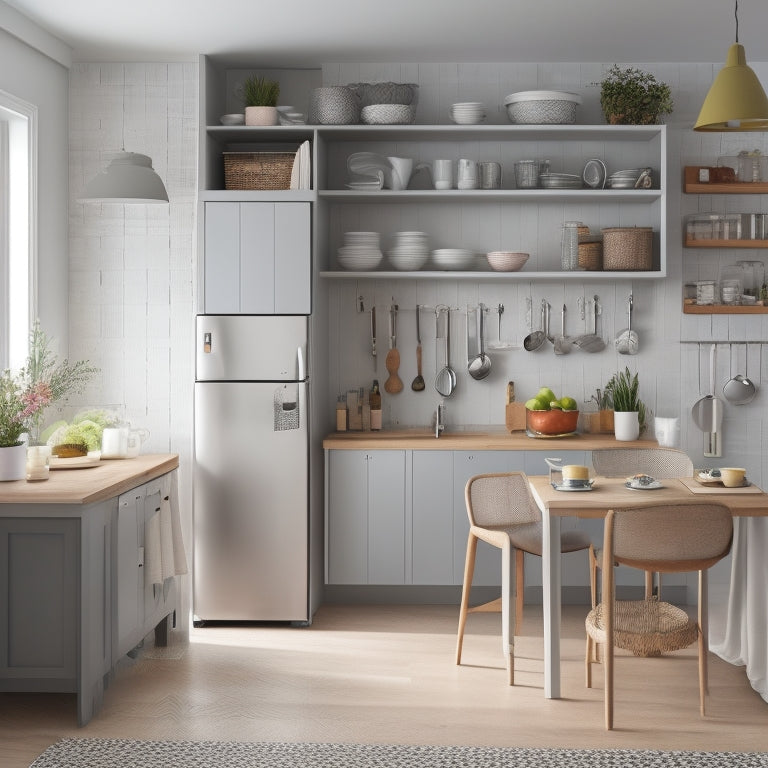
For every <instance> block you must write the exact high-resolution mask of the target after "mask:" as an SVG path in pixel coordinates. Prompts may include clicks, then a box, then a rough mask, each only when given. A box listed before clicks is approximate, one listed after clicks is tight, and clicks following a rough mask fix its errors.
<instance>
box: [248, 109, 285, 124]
mask: <svg viewBox="0 0 768 768" xmlns="http://www.w3.org/2000/svg"><path fill="white" fill-rule="evenodd" d="M277 121H278V118H277V107H246V108H245V124H246V125H277Z"/></svg>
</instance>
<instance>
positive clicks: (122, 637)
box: [115, 487, 144, 658]
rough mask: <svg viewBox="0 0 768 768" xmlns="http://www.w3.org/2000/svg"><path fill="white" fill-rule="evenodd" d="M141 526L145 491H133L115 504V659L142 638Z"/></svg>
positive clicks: (135, 489) (142, 577)
mask: <svg viewBox="0 0 768 768" xmlns="http://www.w3.org/2000/svg"><path fill="white" fill-rule="evenodd" d="M143 522H144V489H143V488H142V487H140V488H134V489H133V490H131V491H128V492H127V493H124V494H122V495H121V496H120V497H119V498H118V504H117V527H116V530H117V533H116V536H117V565H116V583H115V588H116V590H117V639H116V642H117V651H116V657H117V658H119V657H120V656H123V655H124V654H126V653H127V652H128V651H130V650H131V649H132V648H134V647H135V646H136V644H137V643H138V642H139V641H140V640H141V638H142V637H143V633H142V632H141V629H142V627H143V625H144V572H143V551H142V550H143V546H144V544H143V540H144V539H143V528H144V526H143Z"/></svg>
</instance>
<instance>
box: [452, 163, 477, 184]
mask: <svg viewBox="0 0 768 768" xmlns="http://www.w3.org/2000/svg"><path fill="white" fill-rule="evenodd" d="M457 178H458V183H457V185H456V186H457V187H458V188H459V189H477V187H478V181H477V163H476V162H475V161H474V160H466V159H461V160H459V171H458V175H457Z"/></svg>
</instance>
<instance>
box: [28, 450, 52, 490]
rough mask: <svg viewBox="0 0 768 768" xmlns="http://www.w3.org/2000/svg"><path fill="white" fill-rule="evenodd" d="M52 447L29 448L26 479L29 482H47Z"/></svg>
mask: <svg viewBox="0 0 768 768" xmlns="http://www.w3.org/2000/svg"><path fill="white" fill-rule="evenodd" d="M50 459H51V447H50V446H49V445H33V446H31V447H30V448H27V464H26V478H27V481H29V482H33V481H35V480H47V479H48V471H49V469H50Z"/></svg>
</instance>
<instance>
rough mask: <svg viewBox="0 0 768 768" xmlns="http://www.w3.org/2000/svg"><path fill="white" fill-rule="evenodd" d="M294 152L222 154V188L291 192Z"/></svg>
mask: <svg viewBox="0 0 768 768" xmlns="http://www.w3.org/2000/svg"><path fill="white" fill-rule="evenodd" d="M295 157H296V155H295V153H294V152H224V189H290V188H291V170H292V169H293V161H294V159H295Z"/></svg>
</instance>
